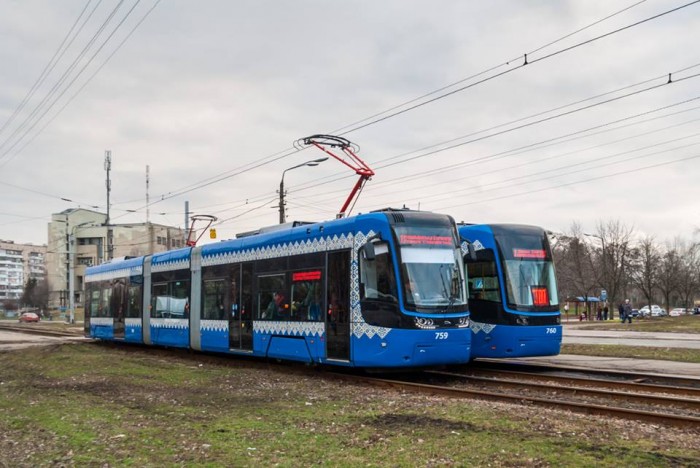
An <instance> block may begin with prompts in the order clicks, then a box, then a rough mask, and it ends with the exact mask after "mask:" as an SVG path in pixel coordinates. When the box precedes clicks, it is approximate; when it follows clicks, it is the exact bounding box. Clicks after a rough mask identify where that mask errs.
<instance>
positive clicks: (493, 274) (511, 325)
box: [459, 224, 562, 358]
mask: <svg viewBox="0 0 700 468" xmlns="http://www.w3.org/2000/svg"><path fill="white" fill-rule="evenodd" d="M459 234H460V236H461V237H462V239H463V240H465V241H467V242H469V243H471V245H472V247H473V251H474V254H473V255H471V256H466V257H465V265H466V268H467V277H468V278H469V308H470V312H471V319H472V321H471V329H472V332H473V334H472V357H473V358H479V357H488V358H504V357H525V356H550V355H556V354H559V351H560V348H561V340H562V327H561V316H560V311H559V299H558V294H557V284H556V278H555V273H554V263H553V262H552V252H551V249H550V245H549V241H548V239H547V234H546V233H545V231H544V230H543V229H542V228H539V227H535V226H523V225H515V224H488V225H487V224H481V225H460V226H459ZM463 249H466V246H464V247H463Z"/></svg>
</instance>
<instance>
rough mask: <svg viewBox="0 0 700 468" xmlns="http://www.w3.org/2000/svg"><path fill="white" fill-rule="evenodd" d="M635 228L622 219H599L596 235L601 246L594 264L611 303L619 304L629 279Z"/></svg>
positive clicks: (598, 278)
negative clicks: (628, 273) (628, 270)
mask: <svg viewBox="0 0 700 468" xmlns="http://www.w3.org/2000/svg"><path fill="white" fill-rule="evenodd" d="M633 232H634V228H632V227H628V226H626V225H625V224H624V223H622V222H621V221H620V220H610V221H606V222H603V221H599V222H598V223H597V225H596V233H597V234H596V235H595V237H597V238H598V239H600V243H601V248H600V250H596V255H595V256H594V261H595V263H594V265H595V272H596V278H597V280H598V284H599V286H600V287H601V288H602V289H605V290H606V291H607V292H608V298H609V300H610V302H611V303H613V304H617V303H620V302H622V301H623V300H624V298H623V297H622V295H623V291H624V290H625V286H626V284H627V282H628V280H627V269H628V267H629V261H630V251H631V239H632V234H633Z"/></svg>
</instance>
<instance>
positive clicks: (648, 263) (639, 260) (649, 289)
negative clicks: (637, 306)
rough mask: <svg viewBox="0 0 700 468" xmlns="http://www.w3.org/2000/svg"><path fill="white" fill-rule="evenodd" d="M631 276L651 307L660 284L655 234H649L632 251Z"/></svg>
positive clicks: (633, 282)
mask: <svg viewBox="0 0 700 468" xmlns="http://www.w3.org/2000/svg"><path fill="white" fill-rule="evenodd" d="M631 260H632V261H631V264H630V271H629V278H630V281H631V283H632V285H634V286H635V287H637V289H639V291H641V293H642V295H644V298H645V299H646V301H647V304H648V305H649V308H650V309H651V304H652V302H654V292H655V291H656V288H657V286H658V274H657V272H658V265H659V261H660V255H659V249H658V247H657V246H656V241H655V240H654V237H653V236H647V237H645V238H644V239H642V241H641V242H640V243H639V245H638V246H637V247H636V248H635V249H634V250H633V251H632V256H631Z"/></svg>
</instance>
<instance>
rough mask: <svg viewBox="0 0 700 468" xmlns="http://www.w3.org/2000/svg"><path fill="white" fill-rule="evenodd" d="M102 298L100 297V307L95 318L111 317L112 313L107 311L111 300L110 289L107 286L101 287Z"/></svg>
mask: <svg viewBox="0 0 700 468" xmlns="http://www.w3.org/2000/svg"><path fill="white" fill-rule="evenodd" d="M101 289H102V296H101V297H100V305H99V307H98V309H97V315H96V317H112V312H111V311H110V310H109V304H110V303H111V300H112V288H111V287H110V286H109V284H107V285H106V286H105V285H103V286H102V288H101Z"/></svg>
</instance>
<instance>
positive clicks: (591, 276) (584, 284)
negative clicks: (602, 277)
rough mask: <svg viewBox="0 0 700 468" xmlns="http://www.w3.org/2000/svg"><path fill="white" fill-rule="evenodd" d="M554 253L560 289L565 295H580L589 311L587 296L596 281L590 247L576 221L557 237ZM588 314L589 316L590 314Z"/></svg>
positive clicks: (594, 287) (593, 288)
mask: <svg viewBox="0 0 700 468" xmlns="http://www.w3.org/2000/svg"><path fill="white" fill-rule="evenodd" d="M555 255H556V256H555V262H556V267H557V277H558V281H559V285H560V290H562V291H563V292H564V293H565V295H566V296H569V295H577V296H579V295H580V296H582V297H583V301H584V303H585V307H586V310H587V311H588V312H590V309H589V305H588V298H589V297H590V296H591V295H592V294H593V293H594V291H595V289H596V287H597V281H596V277H595V273H594V268H593V262H592V258H591V249H590V247H589V245H588V243H587V242H585V240H584V234H583V231H582V230H581V226H580V225H579V224H578V223H576V222H574V223H573V224H572V225H571V228H570V233H568V234H567V235H565V236H562V237H561V238H560V239H559V241H558V242H557V245H556V248H555ZM572 293H573V294H572ZM588 316H589V317H590V314H589V315H588Z"/></svg>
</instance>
